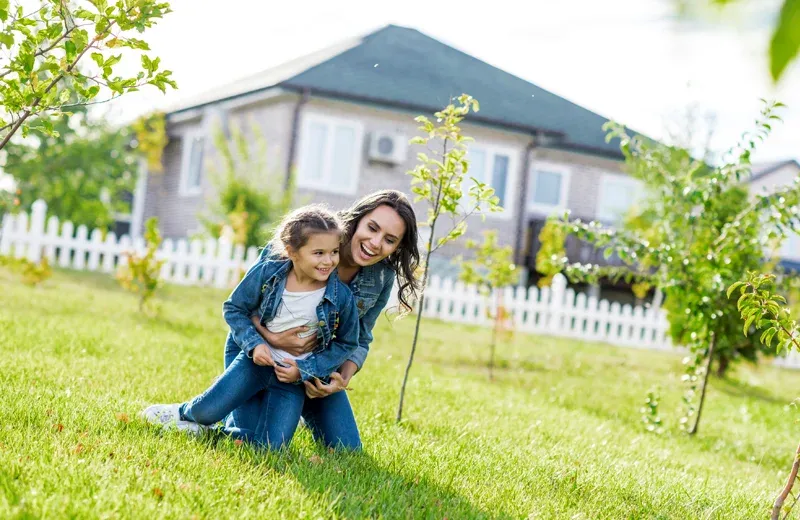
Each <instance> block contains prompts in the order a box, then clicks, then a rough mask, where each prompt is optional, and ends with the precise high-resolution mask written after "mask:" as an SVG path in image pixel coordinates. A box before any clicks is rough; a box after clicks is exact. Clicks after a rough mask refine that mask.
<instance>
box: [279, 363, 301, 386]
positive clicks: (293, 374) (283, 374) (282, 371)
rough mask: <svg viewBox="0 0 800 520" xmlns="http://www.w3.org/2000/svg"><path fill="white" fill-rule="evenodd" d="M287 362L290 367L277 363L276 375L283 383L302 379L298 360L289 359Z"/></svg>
mask: <svg viewBox="0 0 800 520" xmlns="http://www.w3.org/2000/svg"><path fill="white" fill-rule="evenodd" d="M285 363H286V364H287V365H289V366H288V367H282V366H280V365H277V364H276V365H275V376H276V377H277V378H278V381H280V382H281V383H294V382H295V381H297V380H299V379H300V369H299V368H297V362H296V361H295V360H294V359H287V360H285Z"/></svg>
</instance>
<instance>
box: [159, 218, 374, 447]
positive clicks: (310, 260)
mask: <svg viewBox="0 0 800 520" xmlns="http://www.w3.org/2000/svg"><path fill="white" fill-rule="evenodd" d="M343 232H344V230H343V229H342V225H341V224H340V222H339V220H338V219H337V217H336V216H335V215H333V214H332V213H331V212H330V211H328V210H326V209H324V208H323V207H321V206H317V205H312V206H305V207H303V208H300V209H298V210H295V211H294V212H292V213H291V214H289V215H288V216H287V217H285V218H284V220H283V221H282V222H281V224H280V225H279V227H278V232H277V233H276V235H275V238H274V239H273V240H272V241H271V243H270V244H269V246H270V247H269V249H270V254H269V255H266V256H264V255H262V259H260V261H259V262H257V263H256V264H255V265H254V266H253V267H251V268H250V270H249V271H248V272H247V273H246V274H245V276H244V278H243V279H242V281H241V282H239V284H238V285H237V287H236V288H235V289H234V290H233V292H232V293H231V295H230V297H229V298H228V300H227V301H226V302H225V303H224V305H223V315H224V317H225V321H226V322H227V323H228V325H229V326H230V331H229V333H228V339H227V344H231V343H232V344H235V345H236V347H237V348H238V349H239V350H240V352H239V354H238V355H237V356H236V359H234V360H233V362H232V363H230V364H228V366H227V368H226V370H225V372H224V373H223V374H222V376H220V377H219V378H218V379H217V380H216V381H215V382H214V383H213V384H212V386H211V387H210V388H209V389H208V390H206V391H205V392H204V393H203V394H201V395H199V396H197V397H195V398H194V399H193V400H191V401H189V402H186V403H182V404H169V405H160V404H159V405H153V406H150V407H148V408H147V409H146V410H145V411H144V412H143V415H144V417H145V418H146V419H147V420H148V421H150V422H153V423H155V424H161V425H165V426H166V425H174V426H176V427H177V428H178V429H185V430H190V431H193V432H197V431H200V430H201V429H202V427H203V425H210V424H214V423H216V422H218V421H220V420H221V419H223V418H224V417H225V416H226V415H228V413H230V412H231V411H232V410H234V409H235V408H237V407H238V406H239V405H241V404H242V403H244V402H245V401H247V400H248V399H250V398H251V397H253V396H254V395H255V394H256V393H258V392H260V391H261V390H267V394H268V395H269V398H268V399H266V400H265V401H266V402H265V403H264V406H262V409H261V412H260V416H259V418H258V420H257V421H256V423H255V424H254V425H253V427H254V429H253V428H250V429H242V428H238V427H232V428H228V429H227V430H226V431H227V432H228V433H230V434H231V435H233V436H235V437H237V438H243V439H245V440H251V441H254V442H256V443H258V444H264V445H266V446H268V447H281V446H283V445H284V444H285V443H286V442H287V441H288V440H289V439H291V437H292V435H293V433H294V430H295V429H296V427H297V424H298V422H299V420H300V414H301V412H302V407H303V401H304V397H305V392H304V390H305V389H304V387H303V385H302V384H297V383H299V382H305V381H309V380H313V379H327V378H328V376H330V374H331V372H333V371H334V370H336V369H337V368H338V367H339V366H340V365H342V363H344V362H345V361H346V360H347V359H348V358H349V357H350V356H352V355H353V353H354V352H355V351H356V349H357V348H358V332H359V327H358V322H359V317H358V309H357V308H356V303H355V300H354V298H353V294H352V292H351V291H350V289H349V288H348V287H347V285H345V284H344V283H342V282H341V281H340V280H339V277H338V276H337V274H336V272H335V268H336V267H337V266H338V264H339V243H340V240H341V237H342V234H343ZM253 315H255V316H258V317H259V320H258V321H259V322H260V323H259V325H260V326H265V327H266V329H267V330H270V331H272V332H276V333H279V332H282V331H284V330H286V329H289V328H294V327H298V326H306V327H307V328H308V329H309V330H308V334H313V335H315V336H316V337H317V338H318V339H319V341H318V343H317V346H316V347H315V348H314V349H313V350H312V351H311V352H309V353H304V354H299V355H292V354H289V353H287V352H285V351H281V350H276V349H273V348H271V347H270V346H269V345H267V344H266V343H265V341H264V339H263V338H262V337H261V335H260V334H259V333H258V331H257V329H256V326H255V324H254V323H253V322H251V316H253ZM227 347H228V345H226V348H227Z"/></svg>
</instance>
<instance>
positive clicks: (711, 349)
mask: <svg viewBox="0 0 800 520" xmlns="http://www.w3.org/2000/svg"><path fill="white" fill-rule="evenodd" d="M716 342H717V336H716V335H715V334H712V335H711V345H709V347H708V359H707V360H706V371H705V374H703V389H702V390H701V391H700V404H699V405H698V406H697V418H696V419H695V421H694V426H692V429H691V430H689V435H694V434H696V433H697V429H698V428H699V427H700V414H702V413H703V402H705V400H706V387H707V386H708V376H709V374H710V373H711V362H712V361H713V360H714V344H715V343H716Z"/></svg>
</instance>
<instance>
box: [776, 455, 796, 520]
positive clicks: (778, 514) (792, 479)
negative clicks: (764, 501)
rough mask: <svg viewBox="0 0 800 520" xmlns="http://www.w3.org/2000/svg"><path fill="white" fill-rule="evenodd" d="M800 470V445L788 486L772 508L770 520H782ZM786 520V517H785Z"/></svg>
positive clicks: (787, 482) (787, 514)
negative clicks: (782, 511) (784, 508)
mask: <svg viewBox="0 0 800 520" xmlns="http://www.w3.org/2000/svg"><path fill="white" fill-rule="evenodd" d="M799 468H800V444H798V446H797V451H795V453H794V462H792V471H791V472H789V478H788V479H787V480H786V485H785V486H784V487H783V489H782V490H781V492H780V494H779V495H778V498H776V499H775V504H773V506H772V516H771V517H770V520H780V517H781V509H783V503H784V502H785V501H786V497H788V496H789V493H791V491H792V486H794V482H795V480H797V470H798V469H799ZM786 516H789V513H788V512H787V513H786ZM784 518H785V517H784Z"/></svg>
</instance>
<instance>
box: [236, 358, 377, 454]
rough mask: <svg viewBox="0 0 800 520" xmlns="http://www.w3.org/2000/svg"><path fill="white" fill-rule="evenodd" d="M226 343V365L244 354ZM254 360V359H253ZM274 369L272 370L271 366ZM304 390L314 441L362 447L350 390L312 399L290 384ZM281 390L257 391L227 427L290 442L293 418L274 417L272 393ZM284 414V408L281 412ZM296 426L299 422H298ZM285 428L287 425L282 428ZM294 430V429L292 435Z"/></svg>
mask: <svg viewBox="0 0 800 520" xmlns="http://www.w3.org/2000/svg"><path fill="white" fill-rule="evenodd" d="M229 343H230V344H228V345H226V346H225V366H226V371H227V368H229V367H230V366H232V365H233V364H234V363H235V362H237V360H238V359H239V356H240V355H241V353H242V351H241V349H240V348H239V347H238V346H237V345H236V344H235V343H233V342H229ZM251 363H252V361H251ZM270 370H271V369H270ZM288 386H293V387H295V386H296V387H297V388H299V389H300V390H302V391H303V393H302V398H303V402H302V404H301V407H300V414H301V415H302V417H303V420H304V421H305V423H306V426H307V427H308V428H309V429H310V430H311V434H312V435H313V436H314V440H316V441H317V442H322V443H323V444H325V446H328V447H330V448H336V449H347V450H360V449H361V436H360V435H359V433H358V426H357V425H356V418H355V416H354V415H353V408H352V407H351V406H350V400H349V399H348V398H347V392H344V391H342V392H337V393H335V394H332V395H329V396H328V397H325V398H323V399H309V398H307V397H305V391H304V390H305V389H304V387H303V386H302V385H288ZM277 391H279V390H278V389H276V388H275V387H267V388H266V390H259V391H258V392H254V393H253V394H252V395H251V397H249V398H248V399H246V400H245V401H243V402H242V403H241V404H239V405H238V406H237V407H236V409H235V410H233V411H232V412H231V413H230V414H229V415H228V417H227V418H226V420H225V430H226V431H228V432H230V433H231V434H232V435H236V436H239V437H240V438H245V439H247V438H249V432H259V433H260V434H262V435H263V434H266V436H267V437H268V438H277V437H279V436H282V438H286V439H287V440H286V442H287V443H288V442H289V440H291V435H288V436H287V430H288V423H289V422H290V421H283V420H278V419H276V418H272V419H270V415H272V414H273V413H276V410H275V397H276V396H275V395H273V396H270V393H271V392H277ZM277 412H278V413H281V412H280V411H277ZM294 426H295V428H296V427H297V421H295V422H294ZM281 428H284V429H283V430H281ZM293 433H294V431H292V434H293Z"/></svg>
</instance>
